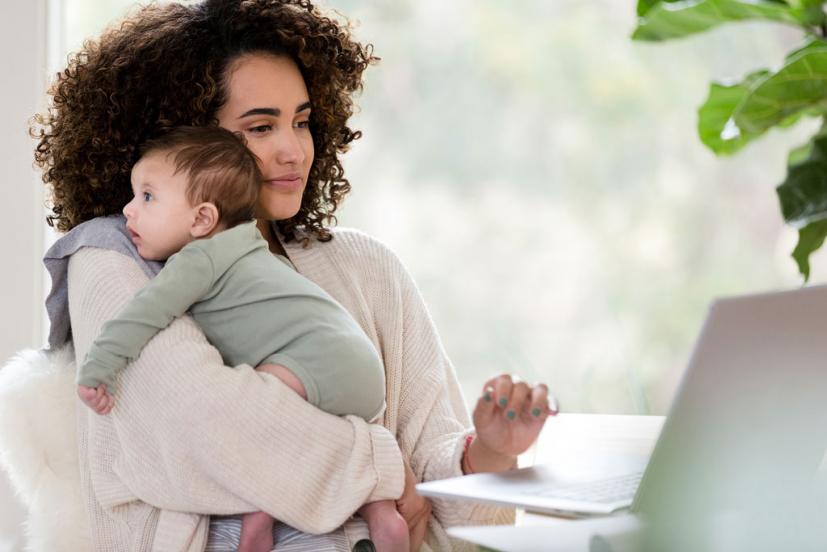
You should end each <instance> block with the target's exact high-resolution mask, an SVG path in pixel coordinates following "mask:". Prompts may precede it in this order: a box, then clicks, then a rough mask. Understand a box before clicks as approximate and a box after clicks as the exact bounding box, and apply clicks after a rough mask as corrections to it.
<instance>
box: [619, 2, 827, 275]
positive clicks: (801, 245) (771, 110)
mask: <svg viewBox="0 0 827 552" xmlns="http://www.w3.org/2000/svg"><path fill="white" fill-rule="evenodd" d="M825 3H827V2H823V1H822V0H638V3H637V15H638V22H637V27H636V28H635V30H634V33H633V34H632V38H633V39H634V40H641V41H662V40H670V39H675V38H680V37H684V36H688V35H691V34H695V33H700V32H703V31H706V30H708V29H711V28H712V27H715V26H718V25H721V24H723V23H730V22H736V21H743V20H750V19H752V20H755V19H760V20H769V21H775V22H778V23H781V24H786V25H793V26H796V27H798V28H800V29H801V31H802V35H803V40H802V44H801V45H800V47H798V48H795V49H794V50H793V51H791V52H789V53H788V54H787V56H786V58H785V60H784V63H783V65H782V66H781V67H780V68H778V69H775V70H771V69H764V70H760V71H755V72H753V73H750V74H748V75H746V76H744V77H743V78H742V79H741V80H740V82H737V83H735V84H723V83H716V82H713V83H711V84H710V87H709V95H708V97H707V99H706V101H705V102H704V103H703V105H702V106H701V107H700V108H699V110H698V134H699V137H700V139H701V141H702V142H703V143H704V144H705V145H706V146H707V147H708V148H709V149H711V150H712V151H713V152H714V153H715V154H716V155H731V154H733V153H735V152H737V151H739V150H740V149H741V148H743V147H744V146H745V145H747V144H748V143H750V142H751V141H753V140H755V139H757V138H759V137H761V136H762V135H764V134H765V133H766V132H767V131H768V130H769V129H771V128H774V127H788V126H791V125H793V124H795V123H796V122H798V121H799V120H800V119H801V118H803V117H818V118H821V119H822V120H823V121H824V122H823V124H822V126H821V128H820V130H819V131H818V132H817V133H816V134H815V136H813V137H812V138H811V139H810V141H809V142H808V143H806V144H804V145H802V146H801V147H798V148H795V149H794V150H793V151H791V152H790V154H789V158H788V162H787V176H786V179H785V180H784V182H782V183H781V184H780V185H779V186H778V187H777V189H776V190H777V192H778V199H779V201H780V203H781V212H782V214H783V216H784V220H785V221H786V222H787V224H790V225H791V226H793V227H794V228H796V229H797V230H798V244H797V245H796V247H795V249H794V250H793V253H792V256H793V258H794V259H795V261H796V263H797V264H798V269H799V272H801V274H802V275H803V276H804V280H805V281H807V279H809V276H810V262H809V259H810V255H811V254H812V253H813V252H815V251H816V250H818V249H819V248H820V247H821V246H822V244H823V243H824V239H825V237H827V17H825V13H824V4H825Z"/></svg>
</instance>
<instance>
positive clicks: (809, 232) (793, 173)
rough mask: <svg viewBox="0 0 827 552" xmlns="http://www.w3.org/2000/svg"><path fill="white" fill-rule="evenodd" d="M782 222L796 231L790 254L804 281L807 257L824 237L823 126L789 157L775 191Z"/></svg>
mask: <svg viewBox="0 0 827 552" xmlns="http://www.w3.org/2000/svg"><path fill="white" fill-rule="evenodd" d="M776 192H777V193H778V199H779V201H780V202H781V212H782V214H783V215H784V220H785V221H786V222H787V223H788V224H790V225H792V226H793V227H795V228H798V245H796V247H795V250H794V251H793V253H792V256H793V259H795V262H796V263H797V264H798V270H799V272H801V274H802V275H803V276H804V281H805V282H806V281H807V280H808V279H809V277H810V261H809V259H810V255H812V253H813V252H815V251H817V250H818V249H819V248H820V247H821V246H822V245H823V244H824V238H825V236H827V125H825V126H824V127H822V129H821V130H820V131H819V133H818V134H817V135H815V136H814V137H813V138H812V139H811V140H810V141H809V142H808V143H807V144H805V145H804V146H801V147H799V148H796V149H794V150H793V151H791V152H790V155H789V165H788V168H787V178H786V180H785V181H784V182H783V183H782V184H781V185H780V186H778V188H776Z"/></svg>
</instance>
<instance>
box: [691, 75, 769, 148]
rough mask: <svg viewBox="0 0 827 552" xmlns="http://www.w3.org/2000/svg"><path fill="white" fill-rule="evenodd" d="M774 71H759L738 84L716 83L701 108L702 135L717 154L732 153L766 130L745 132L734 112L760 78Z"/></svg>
mask: <svg viewBox="0 0 827 552" xmlns="http://www.w3.org/2000/svg"><path fill="white" fill-rule="evenodd" d="M769 75H770V72H769V71H766V70H763V71H756V72H755V73H751V74H750V75H747V76H746V78H744V80H743V81H742V82H740V83H738V84H733V85H731V86H727V85H724V84H720V83H712V84H711V85H710V86H709V95H708V96H707V98H706V101H705V102H704V103H703V105H702V106H701V107H700V109H698V136H700V138H701V142H703V143H704V144H705V145H706V146H707V147H708V148H709V149H711V150H712V151H713V152H715V154H716V155H730V154H733V153H735V152H736V151H738V150H740V149H741V148H742V147H744V146H745V145H746V144H747V143H748V142H750V141H751V140H753V139H754V138H757V137H758V136H760V135H761V134H762V133H760V132H759V133H749V132H744V131H742V130H741V129H740V128H738V126H737V125H736V124H735V121H734V119H733V115H734V113H735V112H736V110H737V109H738V106H739V105H741V103H742V102H743V101H744V98H746V97H747V95H748V94H749V91H750V89H751V88H752V87H753V86H754V85H755V83H756V82H759V81H761V80H762V79H764V78H766V77H767V76H769Z"/></svg>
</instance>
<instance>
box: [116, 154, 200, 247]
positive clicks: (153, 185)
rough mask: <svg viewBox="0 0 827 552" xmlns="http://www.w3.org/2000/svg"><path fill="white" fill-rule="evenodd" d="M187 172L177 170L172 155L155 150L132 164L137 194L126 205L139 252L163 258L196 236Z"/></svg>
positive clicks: (130, 226)
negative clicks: (189, 198) (193, 229)
mask: <svg viewBox="0 0 827 552" xmlns="http://www.w3.org/2000/svg"><path fill="white" fill-rule="evenodd" d="M186 189H187V174H186V173H184V172H180V173H178V174H175V166H174V165H173V164H172V157H171V156H168V153H167V152H163V151H153V152H150V153H148V154H147V155H144V156H143V157H142V158H141V159H140V160H139V161H138V162H137V163H136V164H135V166H134V167H133V168H132V193H133V194H134V196H135V197H133V198H132V201H130V202H129V203H127V204H126V207H124V208H123V214H124V215H125V216H126V226H127V229H128V230H129V235H130V237H131V238H132V243H134V244H135V247H137V248H138V253H139V254H140V255H141V257H143V258H144V259H147V260H152V261H164V260H166V259H167V258H168V257H170V256H171V255H173V254H174V253H177V252H178V251H180V250H181V248H182V247H184V246H185V245H186V244H188V243H189V242H191V241H192V240H193V237H192V235H191V234H190V228H191V227H192V223H193V222H194V220H195V209H193V208H192V206H190V204H189V201H187V197H186Z"/></svg>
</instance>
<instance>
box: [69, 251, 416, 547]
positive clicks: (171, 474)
mask: <svg viewBox="0 0 827 552" xmlns="http://www.w3.org/2000/svg"><path fill="white" fill-rule="evenodd" d="M146 283H147V278H146V276H145V275H144V274H143V272H141V270H140V269H139V267H138V266H137V264H136V263H134V262H133V261H132V260H131V259H129V258H128V257H126V256H124V255H121V254H119V253H116V252H113V251H106V250H100V249H95V248H84V249H81V250H80V251H79V252H78V253H76V254H75V255H73V256H72V258H71V260H70V265H69V306H70V313H71V321H72V329H73V339H74V344H75V348H76V355H77V358H83V356H84V355H85V354H86V352H87V351H88V349H89V347H90V345H91V342H92V339H93V338H94V337H95V336H96V335H97V334H98V332H99V329H100V327H101V325H102V324H103V322H105V321H106V320H108V319H110V318H112V317H113V316H114V315H115V314H116V313H117V312H118V310H120V308H122V307H123V305H124V304H125V303H126V302H127V301H128V300H129V299H130V298H131V297H132V296H133V295H134V294H135V292H136V291H138V290H139V289H140V288H141V287H142V286H144V285H146ZM95 416H97V415H96V414H94V413H92V412H89V413H88V414H87V420H86V422H85V423H87V424H88V427H89V431H90V435H89V439H90V447H89V455H90V459H89V465H90V469H91V472H92V473H91V474H90V477H91V479H92V487H93V488H94V489H95V493H96V494H97V495H98V496H99V497H103V496H104V495H106V494H107V492H106V491H107V489H106V486H107V485H110V484H111V482H110V480H111V479H112V474H105V473H96V472H95V466H96V465H100V464H102V462H96V461H95V459H94V458H92V456H95V455H98V456H100V455H111V454H117V455H118V457H117V458H116V459H115V460H114V462H113V466H114V468H113V469H114V472H115V473H114V477H115V478H116V479H117V481H116V485H122V486H125V487H126V488H128V489H129V490H130V491H131V492H132V493H134V495H135V496H136V497H137V498H139V499H140V500H142V501H144V502H146V503H148V504H151V505H153V506H155V507H158V508H161V509H164V510H176V511H182V512H190V513H199V514H233V513H242V512H249V511H256V510H263V511H265V512H267V513H269V514H270V515H272V516H273V517H275V518H276V519H279V520H281V521H283V522H285V523H287V524H289V525H292V526H293V527H296V528H297V529H299V530H301V531H304V532H309V533H324V532H328V531H331V530H333V529H335V528H336V527H339V526H340V525H342V523H344V521H345V520H346V519H347V518H348V517H349V516H350V515H351V514H353V512H355V511H356V510H357V509H358V508H359V507H360V506H361V505H362V504H363V503H365V502H369V501H375V500H383V499H394V498H398V497H399V496H400V495H401V493H402V488H403V485H404V471H403V469H402V459H401V455H400V451H399V448H398V446H397V444H396V442H395V439H394V437H393V436H392V435H391V434H390V433H389V432H388V431H387V430H386V429H384V428H383V427H381V426H378V425H371V424H367V423H366V422H364V421H363V420H362V419H361V418H357V417H354V416H347V417H344V418H340V417H336V416H333V415H330V414H326V413H324V412H322V411H321V410H318V409H316V408H315V407H313V406H311V405H309V404H308V403H306V402H305V401H303V400H302V399H301V398H300V397H299V396H298V395H297V394H296V393H294V392H293V391H292V390H290V389H289V388H288V387H287V386H286V385H284V384H282V383H281V382H280V381H279V380H278V379H276V378H273V377H271V376H269V375H268V374H261V373H258V372H256V371H254V370H253V369H252V368H251V367H249V366H246V365H241V366H238V367H236V368H235V369H232V368H228V367H226V366H224V365H223V363H222V361H221V356H220V355H219V353H218V351H217V350H216V349H215V348H214V347H212V346H211V345H210V344H209V343H208V342H207V340H206V338H205V337H204V334H203V332H201V330H200V328H198V326H197V325H196V324H195V323H194V322H193V321H192V319H191V318H190V317H189V316H185V317H182V318H178V319H177V320H175V321H174V322H173V323H172V324H171V325H170V326H169V327H168V328H166V329H164V330H163V331H161V332H159V333H158V334H156V335H155V336H154V337H153V338H152V339H151V340H150V341H149V343H148V344H147V345H146V347H145V348H144V349H143V351H142V352H141V354H140V356H139V357H138V359H137V360H136V361H135V362H134V363H133V364H131V365H130V366H129V368H128V369H127V370H125V371H124V372H123V374H122V377H121V390H120V394H119V396H118V399H117V403H116V406H115V408H114V410H113V411H112V413H111V414H109V416H108V417H111V420H107V421H105V422H98V421H97V419H96V418H94V417H95ZM98 418H106V417H98ZM81 423H84V422H81ZM96 423H111V424H113V425H114V429H115V431H114V433H113V434H114V435H116V436H117V437H116V439H117V442H114V443H108V442H96V441H95V424H96ZM102 434H103V432H102ZM93 442H94V443H95V446H91V443H93ZM102 503H103V501H102ZM114 505H115V504H111V503H110V506H114Z"/></svg>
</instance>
